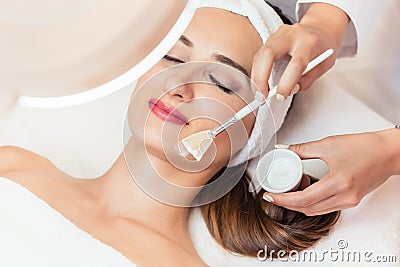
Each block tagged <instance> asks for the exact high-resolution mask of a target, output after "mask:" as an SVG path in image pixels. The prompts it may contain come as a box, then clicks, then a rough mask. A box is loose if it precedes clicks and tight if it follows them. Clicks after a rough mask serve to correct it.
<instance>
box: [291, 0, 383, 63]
mask: <svg viewBox="0 0 400 267" xmlns="http://www.w3.org/2000/svg"><path fill="white" fill-rule="evenodd" d="M313 2H322V3H328V4H331V5H334V6H336V7H338V8H340V9H342V10H343V11H345V12H346V13H347V15H348V16H349V18H350V19H351V22H350V23H349V26H348V27H347V30H346V33H345V36H344V39H343V43H342V48H341V51H340V53H339V57H348V56H354V55H356V54H357V53H358V50H359V48H360V47H362V45H363V43H365V41H366V39H367V37H368V33H369V32H370V31H371V27H372V26H373V24H374V23H375V22H376V17H377V16H378V15H379V12H380V11H381V9H382V7H383V6H384V5H385V4H386V2H387V0H369V1H365V0H322V1H313V0H299V1H297V6H296V15H297V19H298V20H300V19H301V18H302V17H303V16H304V14H305V13H306V12H307V11H308V9H309V7H310V5H311V4H312V3H313Z"/></svg>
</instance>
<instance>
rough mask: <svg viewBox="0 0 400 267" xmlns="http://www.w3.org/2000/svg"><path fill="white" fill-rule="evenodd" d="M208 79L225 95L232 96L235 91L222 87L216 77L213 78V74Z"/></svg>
mask: <svg viewBox="0 0 400 267" xmlns="http://www.w3.org/2000/svg"><path fill="white" fill-rule="evenodd" d="M208 77H209V78H210V80H211V82H212V83H213V84H214V85H215V86H217V87H218V88H219V89H221V90H222V91H223V92H224V93H227V94H232V93H233V91H232V90H231V89H229V88H227V87H225V86H224V85H222V84H221V83H220V82H219V81H218V80H217V79H216V78H215V77H214V76H212V75H211V74H209V75H208Z"/></svg>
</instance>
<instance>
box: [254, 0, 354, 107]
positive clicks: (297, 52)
mask: <svg viewBox="0 0 400 267" xmlns="http://www.w3.org/2000/svg"><path fill="white" fill-rule="evenodd" d="M348 23H349V18H348V16H347V14H346V13H345V12H344V11H342V10H341V9H339V8H337V7H335V6H332V5H329V4H325V3H314V4H312V5H311V7H310V9H309V10H308V12H307V13H306V14H305V15H304V17H303V18H302V19H301V21H300V23H298V24H294V25H283V26H281V28H280V29H279V30H278V31H277V32H276V33H275V34H273V35H271V36H270V38H269V39H268V40H267V42H266V43H265V45H264V46H263V47H262V48H261V49H260V50H259V51H258V53H257V54H256V55H255V57H254V61H253V68H252V74H251V78H252V80H253V81H254V82H255V84H256V85H257V86H258V87H259V88H260V90H261V91H262V92H263V93H264V95H265V96H267V95H268V90H269V88H268V78H269V76H270V74H271V69H272V65H273V63H274V61H275V60H277V59H279V58H281V57H284V56H286V55H288V54H289V55H290V56H291V60H290V62H289V65H288V66H287V68H286V70H285V72H284V74H283V75H282V77H281V80H280V81H279V84H278V95H277V98H278V100H282V101H283V100H284V99H285V98H287V97H288V96H289V95H291V94H294V93H296V92H297V91H299V90H300V91H304V90H306V89H307V88H308V87H310V85H311V84H312V83H313V82H314V81H315V80H316V79H318V78H319V77H321V76H322V75H323V74H324V73H325V72H327V71H328V70H329V69H330V68H331V67H333V65H334V64H335V61H336V57H337V54H338V52H339V51H340V48H341V44H342V40H343V36H344V33H345V31H346V28H347V25H348ZM329 48H332V49H334V51H335V53H334V55H332V56H331V57H329V58H328V59H327V60H325V61H324V62H323V63H321V64H320V65H319V66H317V67H316V68H315V69H313V70H312V71H310V72H309V73H307V74H306V75H304V77H301V75H302V73H303V71H304V70H305V68H306V66H307V64H308V63H309V62H310V61H311V60H313V59H314V58H315V57H317V56H318V55H320V54H322V53H323V52H325V51H326V50H327V49H329Z"/></svg>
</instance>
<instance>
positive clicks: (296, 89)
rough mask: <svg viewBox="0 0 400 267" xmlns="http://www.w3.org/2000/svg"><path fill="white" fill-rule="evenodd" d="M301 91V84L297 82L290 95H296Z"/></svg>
mask: <svg viewBox="0 0 400 267" xmlns="http://www.w3.org/2000/svg"><path fill="white" fill-rule="evenodd" d="M299 91H300V84H296V85H295V86H294V88H293V90H292V92H291V93H290V95H291V96H292V95H294V94H297V93H298V92H299Z"/></svg>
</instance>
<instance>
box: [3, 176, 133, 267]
mask: <svg viewBox="0 0 400 267" xmlns="http://www.w3.org/2000/svg"><path fill="white" fill-rule="evenodd" d="M0 266H1V267H25V266H32V267H63V266H65V267H72V266H73V267H103V266H104V267H110V266H113V267H114V266H118V267H135V266H136V265H135V264H133V263H132V262H130V261H129V260H128V259H127V258H126V257H124V256H123V255H122V254H121V253H119V252H118V251H116V250H115V249H113V248H111V247H110V246H108V245H106V244H104V243H102V242H101V241H100V240H98V239H95V238H93V237H92V236H91V235H90V234H88V233H86V232H85V231H83V230H81V229H80V228H78V227H77V226H76V225H74V224H73V223H72V222H71V221H69V220H68V219H67V218H65V217H64V216H63V215H62V214H61V213H59V212H58V211H56V210H55V209H53V208H51V207H50V206H49V205H48V204H47V203H46V202H44V201H43V200H41V199H40V198H38V197H37V196H36V195H34V194H33V193H31V192H30V191H29V190H27V189H26V188H24V187H23V186H21V185H20V184H18V183H16V182H13V181H11V180H9V179H6V178H2V177H0Z"/></svg>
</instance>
